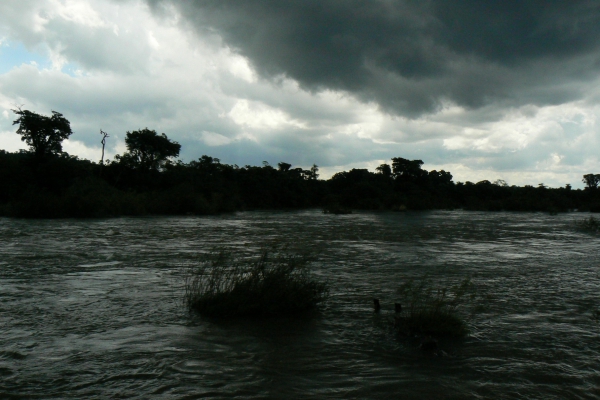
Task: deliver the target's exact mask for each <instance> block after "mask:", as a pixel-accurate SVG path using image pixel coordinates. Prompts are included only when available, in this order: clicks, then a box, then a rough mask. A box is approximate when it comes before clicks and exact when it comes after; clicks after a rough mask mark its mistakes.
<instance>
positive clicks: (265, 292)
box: [185, 248, 329, 317]
mask: <svg viewBox="0 0 600 400" xmlns="http://www.w3.org/2000/svg"><path fill="white" fill-rule="evenodd" d="M308 264H309V259H308V257H306V256H301V255H297V254H291V253H289V252H286V251H285V250H280V249H276V248H275V249H262V250H261V251H260V253H259V254H258V256H255V257H250V258H248V257H246V258H244V257H240V256H238V257H234V256H233V254H232V253H231V251H227V250H221V251H217V252H213V253H211V254H210V255H209V256H207V257H205V259H204V260H202V262H201V263H200V264H199V265H198V266H195V267H192V268H190V270H189V272H188V274H187V276H186V279H185V303H186V305H187V306H188V307H189V309H190V310H194V311H197V312H198V313H200V314H201V315H204V316H209V317H238V316H276V315H295V314H300V313H305V312H308V311H310V310H313V309H315V308H316V307H317V305H318V304H319V303H321V302H322V301H324V300H325V299H326V297H327V295H328V293H329V292H328V287H327V284H326V283H324V282H319V281H318V280H316V279H314V278H313V276H312V274H311V273H310V271H309V269H308Z"/></svg>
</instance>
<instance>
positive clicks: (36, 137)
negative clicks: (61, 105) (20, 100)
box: [12, 109, 73, 159]
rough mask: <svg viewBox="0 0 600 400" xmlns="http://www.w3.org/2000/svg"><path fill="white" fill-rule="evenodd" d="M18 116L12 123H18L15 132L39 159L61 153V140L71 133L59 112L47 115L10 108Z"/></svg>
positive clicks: (67, 123)
mask: <svg viewBox="0 0 600 400" xmlns="http://www.w3.org/2000/svg"><path fill="white" fill-rule="evenodd" d="M12 111H13V112H14V113H15V114H17V115H18V116H19V118H17V119H16V120H15V121H14V122H13V125H17V124H18V125H19V128H18V129H17V133H18V134H19V135H21V140H22V141H24V142H25V143H27V145H28V146H29V148H30V150H31V151H32V152H33V153H34V154H35V155H36V158H38V159H41V158H44V157H47V156H49V155H56V154H60V153H62V141H63V140H65V139H68V138H69V136H71V134H72V133H73V132H72V131H71V124H70V122H69V121H68V120H67V119H66V118H65V117H63V115H62V114H61V113H59V112H56V111H52V116H51V117H47V116H45V115H40V114H38V113H35V112H33V111H29V110H21V109H17V110H12Z"/></svg>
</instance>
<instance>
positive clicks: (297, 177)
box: [0, 109, 600, 218]
mask: <svg viewBox="0 0 600 400" xmlns="http://www.w3.org/2000/svg"><path fill="white" fill-rule="evenodd" d="M13 111H14V112H15V113H16V114H17V115H18V116H19V118H18V119H17V120H16V121H14V124H15V125H19V128H18V130H17V134H19V135H21V136H22V140H23V141H25V142H26V143H27V144H28V145H29V146H30V149H29V150H27V151H25V150H22V151H19V152H13V153H11V152H7V151H4V150H0V182H1V184H2V190H0V216H5V217H16V218H69V217H72V218H97V217H117V216H139V215H207V214H216V213H223V212H233V211H244V210H274V209H307V208H321V209H322V210H323V211H324V213H328V214H349V213H351V212H352V210H381V211H405V210H435V209H464V210H475V211H544V212H549V213H551V214H555V213H558V212H567V211H571V210H579V211H591V212H600V189H599V188H598V186H599V184H600V174H587V175H584V176H583V182H584V183H586V188H585V189H584V190H581V189H577V190H574V189H572V188H571V185H569V184H567V185H565V187H561V188H549V187H547V186H545V185H544V184H541V183H540V184H539V185H538V186H536V187H534V186H530V185H526V186H523V187H519V186H514V185H513V186H509V185H508V184H506V182H504V181H502V180H498V181H495V182H490V181H487V180H483V181H480V182H477V183H473V182H454V181H453V178H452V174H451V173H450V172H447V171H443V170H441V171H436V170H433V171H427V170H424V169H422V165H423V161H421V160H408V159H404V158H401V157H394V158H392V159H391V163H389V164H387V163H386V164H382V165H380V166H379V167H377V168H376V170H375V171H369V170H367V169H351V170H349V171H343V172H338V173H336V174H335V175H334V176H333V177H331V178H330V179H328V180H322V179H319V174H318V171H319V168H318V166H317V165H313V166H312V167H311V168H310V169H307V170H305V169H302V168H292V165H291V164H289V163H286V162H279V163H278V164H277V166H276V167H274V166H271V165H270V164H269V163H268V162H266V161H265V162H263V165H262V166H251V165H245V166H242V167H240V166H238V165H229V164H225V163H221V161H220V160H219V159H218V158H214V157H210V156H207V155H203V156H202V157H200V158H199V159H197V160H195V161H191V162H189V163H185V162H183V161H181V160H178V159H177V157H178V156H179V151H180V149H181V146H180V145H179V144H178V143H177V142H174V141H172V140H170V139H169V138H168V137H167V136H166V135H165V134H164V133H163V134H158V133H156V132H155V131H153V130H149V129H147V128H145V129H140V130H137V131H133V132H127V135H126V139H125V142H126V145H127V151H126V152H125V153H124V154H121V155H117V156H115V158H114V159H113V160H104V159H102V160H101V161H99V162H93V161H89V160H82V159H79V158H77V157H76V156H70V155H69V154H67V153H65V152H63V151H62V146H61V142H62V140H64V139H66V138H68V137H69V136H70V135H71V134H72V132H71V130H70V125H69V122H68V121H67V120H66V119H65V118H64V117H63V116H62V114H60V113H57V112H53V115H52V116H51V117H46V116H43V115H40V114H37V113H35V112H31V111H28V110H21V109H18V110H13ZM101 133H102V134H103V137H102V144H103V145H104V144H105V142H106V138H107V137H109V136H108V135H107V134H106V133H105V132H103V131H101ZM103 154H104V152H103V153H102V155H103ZM102 158H103V157H102Z"/></svg>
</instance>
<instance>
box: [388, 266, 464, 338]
mask: <svg viewBox="0 0 600 400" xmlns="http://www.w3.org/2000/svg"><path fill="white" fill-rule="evenodd" d="M399 294H400V296H401V298H402V304H403V307H404V308H403V310H402V312H401V313H400V314H399V315H397V316H396V317H395V325H396V327H397V328H398V329H399V330H400V332H402V333H404V334H406V335H410V336H412V335H432V336H451V337H462V336H466V335H467V334H468V333H469V329H468V326H467V323H466V321H465V319H464V318H463V317H462V316H461V315H460V314H459V311H458V310H459V308H462V306H464V305H466V304H468V303H472V302H473V301H474V300H475V291H474V286H473V283H472V282H471V280H470V279H469V278H466V279H464V280H463V281H462V282H461V283H460V284H459V285H456V286H453V287H450V288H437V289H434V288H433V286H432V282H431V280H430V279H429V278H428V277H427V276H425V277H423V278H421V279H420V280H414V279H410V280H409V281H407V282H406V283H404V284H403V285H402V286H401V287H400V289H399Z"/></svg>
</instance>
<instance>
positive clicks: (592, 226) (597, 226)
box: [576, 216, 600, 233]
mask: <svg viewBox="0 0 600 400" xmlns="http://www.w3.org/2000/svg"><path fill="white" fill-rule="evenodd" d="M576 226H577V228H578V229H579V230H581V231H584V232H591V233H599V232H600V220H599V219H598V218H594V216H590V217H589V218H586V219H583V220H580V221H577V222H576Z"/></svg>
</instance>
